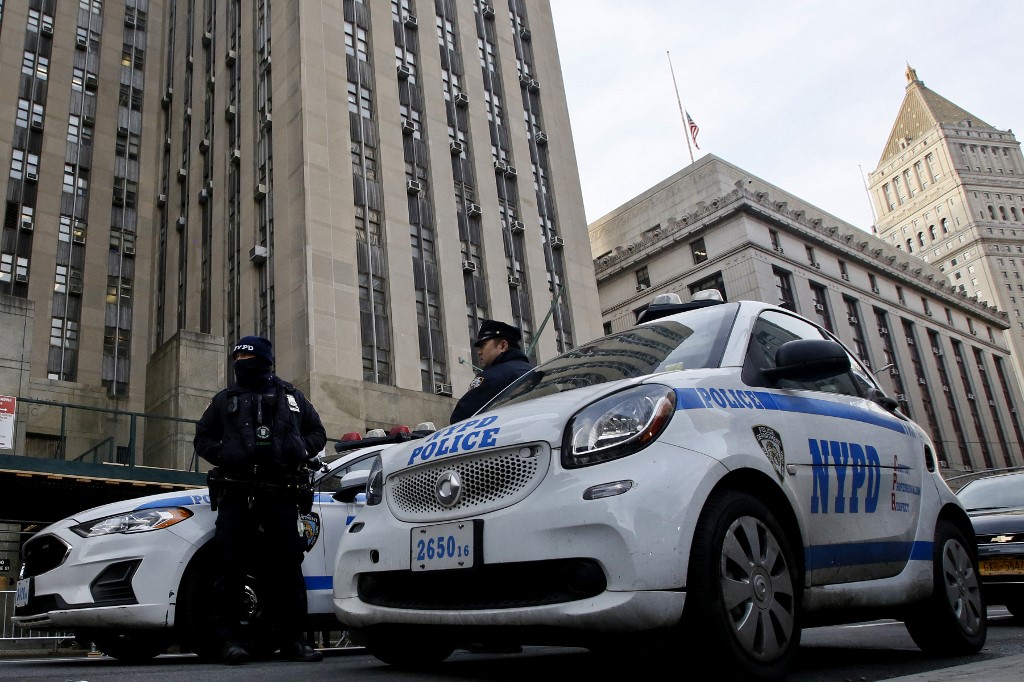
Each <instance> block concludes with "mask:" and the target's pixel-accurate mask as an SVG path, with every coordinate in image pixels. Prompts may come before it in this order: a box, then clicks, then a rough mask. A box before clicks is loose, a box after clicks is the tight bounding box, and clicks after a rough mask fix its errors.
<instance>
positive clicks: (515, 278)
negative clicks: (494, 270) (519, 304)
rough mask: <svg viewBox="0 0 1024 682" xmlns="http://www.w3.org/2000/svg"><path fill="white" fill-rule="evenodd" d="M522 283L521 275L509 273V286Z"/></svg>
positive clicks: (516, 285)
mask: <svg viewBox="0 0 1024 682" xmlns="http://www.w3.org/2000/svg"><path fill="white" fill-rule="evenodd" d="M522 283H523V280H522V279H520V277H519V275H509V276H508V284H509V286H512V287H518V286H520V285H521V284H522Z"/></svg>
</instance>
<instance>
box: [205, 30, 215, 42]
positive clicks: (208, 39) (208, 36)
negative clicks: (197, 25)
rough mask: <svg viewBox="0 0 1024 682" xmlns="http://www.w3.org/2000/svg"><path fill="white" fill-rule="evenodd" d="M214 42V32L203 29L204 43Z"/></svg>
mask: <svg viewBox="0 0 1024 682" xmlns="http://www.w3.org/2000/svg"><path fill="white" fill-rule="evenodd" d="M212 42H213V34H212V33H210V32H209V31H203V45H209V44H210V43H212Z"/></svg>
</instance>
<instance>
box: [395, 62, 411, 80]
mask: <svg viewBox="0 0 1024 682" xmlns="http://www.w3.org/2000/svg"><path fill="white" fill-rule="evenodd" d="M397 70H398V79H399V80H403V81H404V80H406V79H408V78H409V76H411V75H412V69H410V68H409V67H408V66H406V65H405V64H399V65H398V69H397Z"/></svg>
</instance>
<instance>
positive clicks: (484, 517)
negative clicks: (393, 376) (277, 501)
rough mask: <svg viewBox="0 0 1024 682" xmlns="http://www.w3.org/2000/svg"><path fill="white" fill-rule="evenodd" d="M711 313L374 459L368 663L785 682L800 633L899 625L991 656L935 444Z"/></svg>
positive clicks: (671, 312) (364, 612)
mask: <svg viewBox="0 0 1024 682" xmlns="http://www.w3.org/2000/svg"><path fill="white" fill-rule="evenodd" d="M698 298H702V299H704V300H695V301H692V302H690V303H687V304H682V303H678V298H676V299H675V301H673V300H668V301H659V302H657V303H655V304H652V305H651V306H649V307H648V309H647V310H646V312H645V313H644V314H643V315H642V316H641V318H640V319H641V322H640V323H639V324H638V325H637V326H635V327H633V328H631V329H629V330H627V331H623V332H620V333H616V334H612V335H610V336H606V337H604V338H601V339H599V340H597V341H594V342H592V343H586V344H584V345H581V346H579V347H578V348H575V349H574V350H572V351H570V352H568V353H566V354H564V355H562V356H560V357H557V358H555V359H553V360H551V361H549V362H547V363H544V364H542V365H540V366H538V367H537V368H535V369H534V370H533V371H531V372H530V373H528V374H526V375H524V376H523V377H522V378H520V379H519V380H517V382H516V383H514V384H512V385H511V386H510V387H509V388H507V389H506V390H505V391H503V392H502V393H501V394H499V395H498V396H497V397H496V398H495V399H494V400H493V401H492V402H491V403H490V404H489V405H487V406H485V407H484V409H483V410H481V411H480V412H479V413H477V414H476V415H474V416H473V417H470V418H468V419H466V420H464V421H461V422H458V423H455V424H452V425H451V426H449V427H447V428H444V429H441V430H439V431H437V432H435V433H433V434H432V435H431V436H429V437H428V438H425V439H423V440H421V441H417V442H415V443H407V444H403V445H399V446H395V447H394V448H390V449H388V450H386V451H385V452H383V453H381V455H380V457H379V458H377V459H376V461H375V463H374V464H373V468H372V470H371V472H370V474H369V476H370V479H369V481H368V485H367V500H366V506H365V507H364V508H363V510H362V511H361V512H360V516H359V519H358V522H357V523H355V524H353V525H352V526H351V527H350V528H349V529H348V530H347V531H346V533H345V537H344V538H343V540H342V542H341V544H340V548H339V554H338V562H337V567H336V570H335V577H334V606H335V612H336V613H337V615H338V617H339V618H340V619H341V620H342V621H343V622H345V623H346V624H347V625H348V626H349V633H350V635H351V636H352V637H353V640H354V641H356V642H358V643H362V644H364V645H366V646H367V647H369V650H370V651H371V653H373V654H374V655H375V656H376V657H377V658H378V659H380V660H382V661H384V662H387V663H390V664H392V665H397V666H404V667H424V666H430V665H436V664H438V663H439V662H441V661H443V660H444V659H445V658H447V657H448V656H449V655H450V654H451V652H452V651H453V650H454V649H456V648H473V647H474V646H481V645H483V646H486V645H488V644H500V645H502V646H504V647H507V646H510V645H515V644H520V645H524V644H541V645H571V646H583V647H588V648H591V649H592V650H593V651H595V652H601V651H608V650H612V649H613V650H616V651H621V650H622V647H623V646H627V647H630V650H631V651H633V652H636V651H638V650H639V651H643V652H645V655H647V656H650V657H651V659H655V658H660V659H664V660H668V661H673V660H674V661H676V662H677V663H681V664H683V663H685V661H686V660H688V658H687V657H688V656H691V655H699V656H700V657H701V659H703V660H709V661H714V664H713V665H714V669H715V675H716V677H721V678H723V679H733V678H742V679H781V678H783V677H784V676H785V675H786V672H787V670H788V669H789V668H790V665H791V662H792V659H793V657H794V653H795V652H796V650H797V649H798V646H799V642H800V635H801V629H802V628H804V627H809V626H812V625H816V624H826V623H842V622H856V621H862V620H869V619H875V618H882V617H888V618H897V619H900V620H902V621H903V622H904V623H905V624H906V628H907V630H908V631H909V633H910V635H911V636H912V638H913V640H914V642H915V643H916V644H917V645H918V646H919V647H920V648H921V649H923V650H924V651H926V652H928V653H929V654H933V655H941V656H947V655H964V654H972V653H975V652H978V651H979V650H980V649H981V648H982V646H983V644H984V643H985V637H986V632H987V630H986V621H985V609H984V603H983V600H982V597H981V594H980V591H979V586H978V560H977V555H976V549H975V546H974V542H973V536H972V530H971V522H970V520H969V519H968V517H967V514H966V513H965V512H964V509H963V507H962V506H961V505H960V503H959V501H958V499H957V497H956V496H955V495H954V494H953V493H952V492H951V491H950V489H949V487H948V486H947V485H946V483H945V481H944V480H943V478H942V477H941V475H940V473H939V470H938V463H937V458H936V456H935V451H934V446H933V445H932V442H931V440H930V438H929V436H928V434H926V433H925V432H924V431H923V430H922V429H921V428H920V427H919V426H918V425H917V424H916V423H914V422H913V421H911V420H910V419H908V418H907V416H906V415H904V414H903V413H901V412H900V411H899V409H898V404H897V403H896V401H895V400H893V399H892V398H889V397H887V396H886V395H885V394H884V393H883V391H882V389H881V387H880V386H879V385H878V384H877V383H876V382H875V380H874V378H873V376H872V374H871V372H870V371H868V370H867V369H866V368H865V367H864V366H863V365H862V364H861V362H860V361H859V360H858V359H857V358H856V357H854V356H853V355H852V354H851V353H850V352H849V351H848V350H847V349H846V348H845V347H844V346H843V345H842V344H841V343H840V342H839V341H838V340H837V339H836V338H835V337H834V336H833V335H832V334H830V333H829V332H828V331H826V330H825V329H822V328H821V327H819V326H817V325H816V324H814V323H813V322H811V321H809V320H807V319H805V318H803V317H800V316H798V315H795V314H793V313H792V312H790V311H788V310H785V309H783V308H780V307H777V306H773V305H767V304H763V303H758V302H753V301H739V302H728V303H726V302H721V300H720V297H717V299H718V300H716V297H714V296H707V297H705V296H701V297H698ZM608 644H613V645H614V647H609V646H607V645H608ZM649 660H650V659H649Z"/></svg>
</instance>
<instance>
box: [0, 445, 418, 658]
mask: <svg viewBox="0 0 1024 682" xmlns="http://www.w3.org/2000/svg"><path fill="white" fill-rule="evenodd" d="M425 426H426V425H421V427H425ZM418 428H420V427H418ZM405 431H408V429H405ZM425 432H426V431H419V432H414V434H415V435H412V436H410V435H408V434H406V435H392V436H385V435H383V432H380V434H381V435H379V436H376V437H373V438H366V439H361V440H358V441H354V442H347V443H344V444H340V443H339V444H338V451H339V452H342V453H343V454H341V455H340V456H339V457H338V458H337V459H334V460H333V461H331V462H329V463H327V464H325V465H324V466H323V469H322V470H321V471H319V472H317V473H316V474H315V476H314V502H313V509H312V510H311V512H310V513H308V514H304V515H302V516H301V518H300V523H301V525H302V529H303V532H304V535H305V538H306V542H307V547H308V549H307V553H306V556H305V559H304V560H303V564H302V572H303V575H304V577H305V581H306V599H307V610H308V613H309V623H308V625H309V627H310V629H311V630H312V629H317V630H334V629H338V623H337V620H336V619H335V616H334V609H333V605H332V603H331V582H332V577H333V572H334V560H335V554H336V552H337V547H338V540H339V539H340V538H341V536H342V534H343V531H344V529H345V528H346V527H347V526H348V525H349V524H350V523H351V522H352V519H353V517H354V516H355V514H356V512H357V511H358V510H359V509H360V508H361V507H362V502H363V497H364V490H365V488H366V478H367V473H368V470H369V468H370V465H371V464H372V462H373V461H374V460H375V457H376V455H377V453H379V452H380V451H381V449H382V447H389V446H390V445H391V444H393V443H395V442H398V441H402V440H408V439H409V438H410V437H417V436H422V435H424V433H425ZM351 447H357V449H355V450H353V451H350V452H344V451H345V450H346V449H349V448H351ZM216 517H217V514H216V512H214V511H211V509H210V497H209V494H208V490H207V489H205V488H202V489H197V490H194V491H186V492H181V491H178V492H169V493H164V494H160V495H151V496H148V497H142V498H138V499H133V500H127V501H124V502H115V503H112V504H108V505H104V506H101V507H96V508H94V509H89V510H87V511H83V512H81V513H78V514H75V515H74V516H73V517H70V518H66V519H63V520H61V521H58V522H57V523H54V524H51V525H50V526H47V527H46V528H44V529H42V530H41V531H39V532H38V533H36V534H35V535H33V536H32V537H31V538H30V539H29V540H28V541H27V542H26V543H25V546H24V547H23V549H22V571H21V579H20V580H19V581H18V589H17V600H16V605H15V616H14V618H13V623H14V625H15V626H17V627H21V628H25V629H33V630H57V631H62V632H67V631H73V632H74V633H75V636H76V638H77V639H79V640H82V641H85V642H90V641H91V642H94V643H95V644H96V646H97V648H98V649H100V650H101V651H102V652H104V653H106V654H108V655H110V656H113V657H114V658H119V659H122V660H125V661H142V660H147V659H150V658H152V657H154V656H157V655H159V654H161V653H163V652H164V651H166V650H167V649H168V647H169V646H170V645H171V644H174V643H177V644H179V646H180V647H181V649H182V650H186V651H187V650H191V651H195V652H196V653H197V654H199V655H200V656H201V657H203V658H205V659H208V660H218V657H219V653H220V650H219V644H218V643H217V641H216V639H215V638H214V637H213V636H212V634H211V631H210V625H211V620H212V618H211V611H210V608H211V604H212V599H211V597H210V594H211V588H212V585H213V582H214V580H215V578H216V576H217V569H216V566H215V565H214V560H215V550H214V547H213V545H212V540H213V535H214V523H215V521H216ZM274 571H275V567H274V564H273V561H272V560H270V559H268V561H267V565H266V571H262V572H255V571H254V574H253V575H251V576H249V579H248V581H247V584H246V612H247V613H246V624H245V625H246V629H247V632H248V633H249V635H248V636H250V637H251V638H252V642H254V643H256V645H257V646H258V645H259V641H260V640H259V636H260V633H262V632H263V631H264V630H265V629H266V628H268V627H271V626H272V624H270V623H267V622H265V620H266V619H261V618H262V616H263V609H262V604H263V603H264V601H265V597H264V590H267V589H273V584H274V581H275V575H274ZM254 653H257V654H259V653H260V652H259V651H256V652H254ZM264 653H272V652H264Z"/></svg>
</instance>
